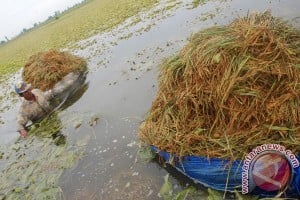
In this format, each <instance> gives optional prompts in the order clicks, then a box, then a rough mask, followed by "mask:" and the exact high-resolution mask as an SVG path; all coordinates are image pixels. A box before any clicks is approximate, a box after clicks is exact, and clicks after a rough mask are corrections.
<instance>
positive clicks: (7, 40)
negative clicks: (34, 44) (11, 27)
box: [0, 0, 91, 45]
mask: <svg viewBox="0 0 300 200" xmlns="http://www.w3.org/2000/svg"><path fill="white" fill-rule="evenodd" d="M89 1H91V0H83V1H82V2H81V3H77V4H75V5H73V6H72V7H68V8H67V9H65V10H64V11H62V12H61V11H59V10H57V11H55V12H54V14H53V15H51V16H49V17H48V18H47V20H45V21H43V22H37V23H34V24H33V26H32V27H30V28H23V30H22V31H21V33H19V34H18V35H17V36H15V37H13V38H11V39H8V37H7V36H4V37H5V40H2V41H0V45H4V44H5V43H7V42H9V41H10V40H13V39H15V38H17V37H19V36H21V35H22V34H24V33H27V32H29V31H31V30H33V29H35V28H37V27H38V26H41V25H43V24H47V23H49V22H50V21H53V20H57V19H59V18H60V17H61V16H62V15H64V14H65V13H67V12H69V11H70V10H72V9H74V8H78V7H80V6H81V5H83V4H85V3H87V2H89Z"/></svg>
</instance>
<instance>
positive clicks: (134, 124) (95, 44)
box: [0, 0, 300, 199]
mask: <svg viewBox="0 0 300 200" xmlns="http://www.w3.org/2000/svg"><path fill="white" fill-rule="evenodd" d="M174 2H177V3H178V4H176V5H175V6H174V7H173V8H171V9H164V8H166V7H168V5H170V4H172V5H173V4H174ZM174 2H173V3H170V2H165V1H162V2H161V3H160V4H158V5H157V6H156V7H155V8H153V9H152V10H151V11H147V12H145V13H141V14H140V16H139V18H141V19H142V20H141V21H140V22H138V23H135V24H131V22H132V21H134V20H135V18H133V19H131V21H130V20H128V21H126V22H125V23H124V24H122V25H120V26H119V27H117V28H115V29H113V30H111V31H109V32H107V33H103V34H101V35H96V36H93V37H91V38H89V39H87V40H85V41H81V42H80V43H78V44H76V46H75V47H76V48H74V47H73V48H70V50H72V51H73V53H75V54H77V55H80V56H83V57H85V58H86V59H88V65H89V69H90V72H89V74H88V77H87V84H88V87H87V89H86V90H85V91H84V92H83V93H82V94H81V95H82V96H81V97H80V99H78V100H77V101H76V102H75V103H73V104H72V105H70V106H69V107H67V108H66V109H65V110H64V111H63V112H62V113H61V115H60V117H61V120H62V122H66V121H69V122H70V121H71V122H72V123H68V125H66V127H65V129H64V130H63V131H62V132H63V134H65V135H67V139H68V140H69V141H70V143H72V142H76V141H82V140H84V141H85V142H86V153H85V156H84V157H83V158H82V159H81V160H79V161H78V163H77V164H76V165H75V166H74V167H72V168H71V169H68V170H66V171H65V172H64V174H63V176H62V177H61V179H60V187H61V189H62V191H63V194H62V196H63V197H64V198H65V199H158V198H159V197H158V193H159V190H160V187H161V186H162V184H163V182H164V179H163V176H165V175H166V174H167V173H169V172H171V182H172V183H173V188H174V190H175V191H176V190H177V191H178V190H181V189H182V188H184V187H185V186H186V185H187V184H192V183H191V182H190V181H189V180H188V179H186V178H184V177H183V176H181V175H180V174H179V173H176V171H173V170H172V169H170V168H165V167H164V166H163V165H161V164H159V162H157V161H155V160H154V161H152V162H150V163H147V162H144V161H142V160H141V159H140V158H139V156H138V154H137V152H138V149H139V146H138V144H139V141H138V137H137V132H138V127H139V124H140V123H141V121H142V120H143V119H144V118H145V116H146V113H147V111H148V110H149V108H150V106H151V103H152V101H153V99H154V97H155V94H156V91H157V87H158V83H157V77H158V68H159V65H160V63H161V62H162V61H163V59H164V58H167V57H170V56H172V55H174V54H176V53H177V52H178V51H179V50H180V49H181V48H182V47H183V46H184V44H186V43H187V41H188V40H187V39H188V38H189V37H190V36H191V34H192V33H195V32H197V31H199V30H201V29H204V28H206V27H209V26H212V25H214V24H227V23H228V22H230V21H232V20H233V19H234V18H236V17H237V16H245V15H246V14H247V13H248V12H253V11H265V10H268V9H269V10H271V11H272V14H273V15H275V16H279V17H283V18H284V19H286V20H289V21H290V22H291V23H293V24H294V25H295V26H297V27H299V26H300V25H299V24H300V21H299V18H300V15H299V12H298V11H299V9H300V2H299V1H295V0H280V1H279V0H278V1H277V0H276V1H275V0H274V1H262V0H252V1H247V0H232V1H208V2H207V3H206V4H204V5H199V6H198V7H196V8H193V9H192V3H191V2H192V1H174ZM14 112H15V109H10V111H9V112H6V113H7V117H8V118H9V119H10V120H8V121H9V122H8V123H6V124H5V125H4V126H3V127H4V129H7V131H6V130H4V131H6V132H9V130H11V129H12V128H13V126H12V121H13V120H12V116H13V115H12V113H14ZM86 116H88V117H86ZM90 116H97V118H99V120H98V121H94V122H91V123H92V125H91V124H87V123H82V121H84V120H82V119H84V118H90ZM1 129H2V128H1ZM1 132H2V131H1ZM4 136H5V135H4ZM4 136H0V137H3V139H2V141H4V140H5V138H7V137H11V138H10V140H12V139H13V138H14V137H17V134H16V133H15V134H10V136H5V137H4ZM198 188H199V190H200V191H203V192H202V193H201V194H200V197H199V199H202V198H204V199H205V198H206V197H207V192H206V188H204V187H201V186H198Z"/></svg>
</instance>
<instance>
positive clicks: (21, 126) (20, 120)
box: [17, 112, 28, 137]
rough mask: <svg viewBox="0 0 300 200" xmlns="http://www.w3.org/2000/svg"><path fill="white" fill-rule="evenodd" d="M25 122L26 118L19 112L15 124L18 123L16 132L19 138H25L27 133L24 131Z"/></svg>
mask: <svg viewBox="0 0 300 200" xmlns="http://www.w3.org/2000/svg"><path fill="white" fill-rule="evenodd" d="M27 122H28V117H27V116H26V115H24V114H23V113H21V112H20V113H19V114H18V117H17V123H18V132H19V133H20V135H21V137H26V136H27V131H26V129H25V126H26V124H27Z"/></svg>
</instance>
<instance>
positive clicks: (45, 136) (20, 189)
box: [0, 113, 83, 200]
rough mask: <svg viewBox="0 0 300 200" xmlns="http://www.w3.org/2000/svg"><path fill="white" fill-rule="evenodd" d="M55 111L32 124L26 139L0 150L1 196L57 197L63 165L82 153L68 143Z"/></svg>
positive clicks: (59, 190)
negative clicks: (1, 153) (0, 163)
mask: <svg viewBox="0 0 300 200" xmlns="http://www.w3.org/2000/svg"><path fill="white" fill-rule="evenodd" d="M61 124H62V123H61V122H60V120H59V118H58V116H57V114H56V113H54V114H52V115H51V116H48V117H46V118H45V119H44V120H43V121H41V122H40V123H39V124H34V125H33V126H32V127H31V129H30V131H29V135H28V137H27V138H26V140H23V139H20V140H18V141H16V142H15V143H14V144H13V145H11V146H8V147H7V149H5V150H3V151H4V152H5V154H3V155H2V161H3V164H4V166H1V172H0V182H1V185H0V199H6V200H8V199H57V197H58V196H59V194H61V195H62V191H61V189H60V187H59V186H58V181H59V178H60V176H61V174H62V173H63V171H64V169H66V168H70V167H72V166H73V165H74V164H75V162H76V161H77V160H78V159H80V158H81V157H82V156H83V148H82V147H79V146H76V145H68V144H67V143H66V140H65V139H66V138H65V137H64V136H63V135H62V134H61V133H60V131H61V129H62V126H61Z"/></svg>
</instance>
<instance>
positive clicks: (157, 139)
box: [139, 12, 300, 159]
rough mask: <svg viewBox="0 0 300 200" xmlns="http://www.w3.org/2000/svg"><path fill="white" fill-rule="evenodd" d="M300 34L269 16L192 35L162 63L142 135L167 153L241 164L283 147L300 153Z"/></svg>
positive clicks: (146, 140) (142, 127)
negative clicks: (263, 149)
mask: <svg viewBox="0 0 300 200" xmlns="http://www.w3.org/2000/svg"><path fill="white" fill-rule="evenodd" d="M299 58H300V32H299V30H297V29H295V28H293V27H291V26H289V25H288V24H287V23H285V22H283V21H281V20H280V19H277V18H274V17H272V16H271V14H270V13H269V12H265V13H262V14H254V15H251V16H247V17H245V18H240V19H237V20H235V21H234V22H232V23H231V24H230V25H228V26H217V27H212V28H209V29H206V30H203V31H200V32H198V33H197V34H195V35H194V36H193V37H192V38H191V40H190V42H189V44H187V45H186V46H185V47H184V48H183V49H182V50H181V52H180V53H179V55H177V56H175V57H173V58H171V59H169V60H168V61H165V62H164V64H163V65H162V68H161V72H160V79H159V91H158V94H157V96H156V99H155V100H154V102H153V104H152V107H151V109H150V111H149V113H148V115H147V117H146V119H145V121H144V122H143V123H142V124H141V126H140V130H139V136H140V138H141V140H142V141H143V142H144V143H146V144H151V145H154V146H156V147H158V148H159V149H161V150H165V151H167V152H169V153H175V154H177V155H179V156H183V155H204V156H208V157H219V158H230V159H237V158H242V157H243V155H244V154H246V153H248V152H249V151H251V150H252V149H253V148H254V147H256V146H258V145H261V144H265V143H279V144H281V145H284V146H285V147H286V148H288V149H290V150H292V151H293V152H294V153H296V154H299V153H300V145H299V144H300V130H299V127H300V123H299V122H300V106H299V104H300V73H299V68H300V59H299Z"/></svg>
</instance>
